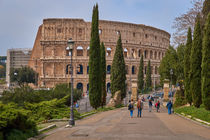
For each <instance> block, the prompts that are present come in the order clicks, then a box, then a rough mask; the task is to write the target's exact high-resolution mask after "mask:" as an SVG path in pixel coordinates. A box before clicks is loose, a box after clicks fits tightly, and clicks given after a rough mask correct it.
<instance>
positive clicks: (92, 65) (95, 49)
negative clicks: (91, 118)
mask: <svg viewBox="0 0 210 140" xmlns="http://www.w3.org/2000/svg"><path fill="white" fill-rule="evenodd" d="M100 54H101V53H100V40H99V30H98V5H97V4H96V6H94V7H93V15H92V25H91V40H90V55H89V99H90V104H91V106H92V107H93V108H95V109H97V108H98V107H99V106H100V105H101V67H100V63H101V59H100V58H101V56H100Z"/></svg>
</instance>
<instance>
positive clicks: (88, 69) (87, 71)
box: [87, 66, 89, 74]
mask: <svg viewBox="0 0 210 140" xmlns="http://www.w3.org/2000/svg"><path fill="white" fill-rule="evenodd" d="M87 74H89V66H87Z"/></svg>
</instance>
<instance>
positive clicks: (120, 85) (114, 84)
mask: <svg viewBox="0 0 210 140" xmlns="http://www.w3.org/2000/svg"><path fill="white" fill-rule="evenodd" d="M125 81H126V71H125V61H124V56H123V48H122V41H121V35H119V39H118V41H117V46H116V50H115V54H114V59H113V61H112V69H111V93H112V96H113V95H114V94H115V92H116V91H118V90H120V91H121V99H123V98H125V96H126V84H125Z"/></svg>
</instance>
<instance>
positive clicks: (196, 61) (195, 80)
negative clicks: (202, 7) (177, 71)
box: [190, 15, 202, 108]
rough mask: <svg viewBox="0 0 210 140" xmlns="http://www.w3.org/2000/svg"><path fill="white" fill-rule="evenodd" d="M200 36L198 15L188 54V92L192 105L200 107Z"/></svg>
mask: <svg viewBox="0 0 210 140" xmlns="http://www.w3.org/2000/svg"><path fill="white" fill-rule="evenodd" d="M201 50H202V35H201V27H200V15H198V16H197V17H196V23H195V29H194V34H193V41H192V49H191V54H190V92H191V93H192V99H193V104H194V106H195V107H197V108H198V107H200V105H201V103H202V96H201V61H202V60H201V59H202V53H201Z"/></svg>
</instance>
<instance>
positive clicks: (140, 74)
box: [137, 55, 144, 93]
mask: <svg viewBox="0 0 210 140" xmlns="http://www.w3.org/2000/svg"><path fill="white" fill-rule="evenodd" d="M143 69H144V60H143V55H142V56H141V59H140V65H139V72H138V82H137V84H138V93H140V92H141V91H142V90H143V89H144V72H143Z"/></svg>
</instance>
